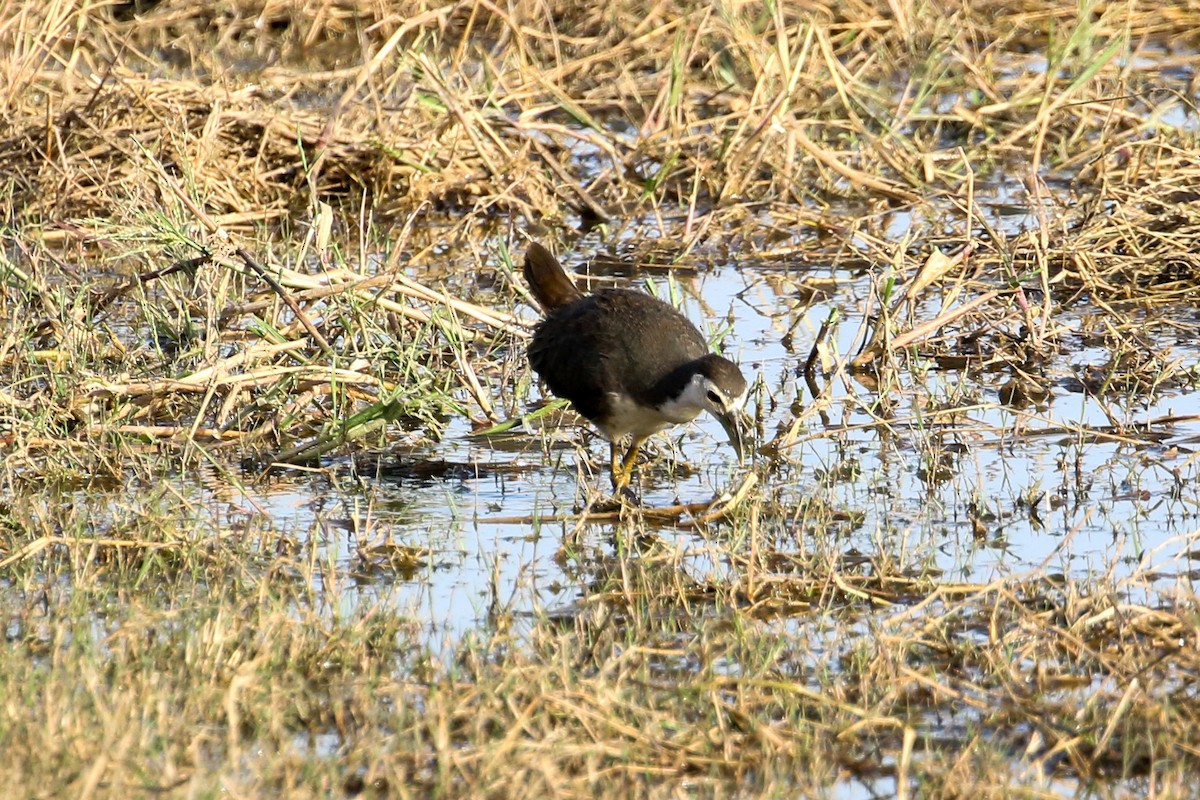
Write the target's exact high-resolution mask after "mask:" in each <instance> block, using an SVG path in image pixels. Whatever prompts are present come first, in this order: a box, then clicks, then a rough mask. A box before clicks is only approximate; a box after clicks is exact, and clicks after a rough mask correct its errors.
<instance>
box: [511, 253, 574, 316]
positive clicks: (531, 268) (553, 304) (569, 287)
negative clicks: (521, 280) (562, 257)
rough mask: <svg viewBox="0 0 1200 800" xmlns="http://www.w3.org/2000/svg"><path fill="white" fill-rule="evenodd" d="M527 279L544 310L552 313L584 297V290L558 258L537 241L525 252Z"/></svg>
mask: <svg viewBox="0 0 1200 800" xmlns="http://www.w3.org/2000/svg"><path fill="white" fill-rule="evenodd" d="M523 272H524V273H525V281H526V282H527V283H528V284H529V288H530V290H531V291H532V292H533V296H534V297H535V298H536V299H537V301H538V303H539V304H541V306H542V311H544V312H545V313H547V314H551V313H553V312H554V311H556V310H557V309H560V308H563V307H565V306H569V305H570V304H571V303H574V302H575V301H576V300H579V299H580V298H582V297H583V292H581V291H579V287H578V286H576V285H575V282H574V281H573V280H571V278H570V277H569V276H568V275H567V273H566V271H565V270H564V269H563V268H562V265H561V264H559V263H558V259H556V258H555V257H554V256H552V255H550V251H549V250H547V249H546V248H544V247H542V246H541V245H540V244H538V243H537V242H533V243H531V244H530V245H529V249H528V250H527V251H526V252H525V269H524V270H523Z"/></svg>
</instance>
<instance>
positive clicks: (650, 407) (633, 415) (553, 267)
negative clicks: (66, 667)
mask: <svg viewBox="0 0 1200 800" xmlns="http://www.w3.org/2000/svg"><path fill="white" fill-rule="evenodd" d="M524 273H525V280H526V281H528V282H529V288H530V289H531V290H532V291H533V296H534V297H535V298H536V299H537V301H538V303H539V304H541V306H542V310H543V311H544V312H545V315H546V316H545V319H543V320H542V321H541V322H540V323H539V324H538V326H537V328H536V329H535V330H534V333H533V341H532V342H531V343H530V345H529V364H530V365H531V366H532V367H533V370H534V372H536V373H537V374H538V376H539V377H541V379H542V380H543V381H545V382H546V385H547V386H549V387H550V391H552V392H553V393H554V394H555V395H557V396H558V397H561V398H564V399H566V400H569V401H570V403H571V405H572V406H573V407H574V408H575V410H576V411H577V412H579V413H580V414H581V415H582V416H584V417H586V418H587V419H588V420H589V421H590V422H591V423H592V424H593V425H595V426H596V427H597V428H598V429H599V430H600V432H601V433H602V434H604V436H605V438H607V439H608V440H609V442H610V458H611V463H610V469H611V473H612V482H613V488H614V489H616V490H617V491H620V490H621V489H623V488H624V487H626V486H628V485H629V480H630V477H631V475H632V472H633V466H634V462H635V461H636V460H637V454H638V449H639V448H640V447H641V445H642V442H644V441H645V440H646V439H647V438H649V437H650V436H652V435H653V434H655V433H657V432H659V431H661V430H663V429H664V428H667V427H670V426H671V425H677V424H680V423H684V422H690V421H692V420H693V419H695V418H696V417H697V416H699V415H700V412H702V411H708V412H710V413H711V414H712V415H713V416H715V417H716V418H717V420H718V421H719V422H720V423H721V426H722V427H723V428H724V429H725V432H726V433H727V434H728V435H729V442H730V444H732V445H733V447H734V450H736V451H737V453H738V455H739V457H740V456H741V453H742V440H743V431H742V421H741V410H742V406H743V404H745V402H746V392H747V384H746V379H745V377H743V376H742V371H741V370H740V369H739V368H738V365H737V364H735V363H733V362H732V361H730V360H729V359H727V358H722V357H721V356H719V355H716V354H715V353H712V352H710V351H709V348H708V343H707V342H705V341H704V337H703V336H702V335H701V334H700V331H698V330H697V329H696V326H695V325H693V324H692V323H691V322H689V321H688V319H687V317H685V316H683V315H682V314H680V313H679V312H678V311H676V310H675V309H674V308H672V307H671V306H669V305H668V304H666V303H664V302H663V301H661V300H658V299H656V298H654V297H651V296H650V295H648V294H646V293H644V292H639V291H636V290H633V289H604V290H602V291H599V292H596V293H595V294H590V295H585V294H584V293H583V292H581V291H580V290H579V287H578V286H576V285H575V282H574V281H573V280H571V278H570V277H569V276H568V275H567V273H566V272H565V271H564V270H563V268H562V266H561V265H560V264H559V263H558V260H557V259H555V258H554V256H552V255H550V252H549V251H548V250H547V249H546V248H544V247H542V246H541V245H540V244H537V243H536V242H535V243H533V244H530V245H529V250H528V251H527V252H526V254H525V269H524ZM625 437H632V440H631V444H630V447H629V450H628V451H627V452H626V454H625V456H624V458H618V449H617V448H618V444H619V442H620V441H621V440H622V439H624V438H625Z"/></svg>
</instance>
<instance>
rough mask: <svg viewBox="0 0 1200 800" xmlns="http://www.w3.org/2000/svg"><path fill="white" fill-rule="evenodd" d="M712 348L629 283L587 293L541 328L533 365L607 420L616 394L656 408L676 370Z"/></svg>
mask: <svg viewBox="0 0 1200 800" xmlns="http://www.w3.org/2000/svg"><path fill="white" fill-rule="evenodd" d="M707 352H708V346H707V345H706V344H705V342H704V337H703V336H701V335H700V332H699V331H698V330H696V327H695V326H694V325H692V323H690V322H689V321H688V320H687V318H686V317H684V316H683V315H682V314H680V313H679V312H677V311H676V310H675V309H673V308H671V306H669V305H667V304H666V303H664V302H662V301H660V300H656V299H654V298H653V297H650V296H649V295H647V294H644V293H642V292H637V291H633V290H629V289H608V290H606V291H603V292H599V293H597V294H594V295H589V296H585V297H581V298H579V299H578V300H576V301H575V302H573V303H570V304H569V305H567V306H565V307H562V308H559V309H558V310H557V311H555V312H553V313H551V314H550V315H549V316H548V317H547V318H546V319H545V320H544V321H543V322H542V323H541V324H540V325H538V327H537V330H536V331H534V335H533V341H532V342H531V343H530V345H529V363H530V365H531V366H532V367H533V369H534V371H535V372H537V374H538V375H539V376H540V377H541V378H542V380H544V381H545V382H546V385H547V386H549V387H550V391H552V392H553V393H554V394H555V395H556V396H558V397H564V398H566V399H567V400H570V401H571V404H572V405H573V406H575V410H576V411H578V412H579V413H580V414H582V415H583V416H585V417H587V418H588V419H590V420H591V421H592V422H594V423H596V424H597V425H600V426H602V427H603V426H604V423H605V419H606V418H607V416H608V413H609V411H610V409H609V398H608V396H607V395H608V394H609V393H618V394H624V395H627V396H629V397H630V398H632V399H634V400H636V401H638V402H640V403H642V404H644V405H649V406H656V405H658V404H660V403H661V402H662V401H663V400H664V399H665V396H664V392H665V391H668V390H669V389H670V388H675V387H668V386H667V385H666V383H667V382H670V381H668V378H669V376H672V377H673V374H674V373H676V372H677V371H678V370H679V368H680V367H681V366H683V365H685V364H688V363H690V362H691V361H694V360H695V359H697V358H700V357H701V356H703V355H705V354H706V353H707Z"/></svg>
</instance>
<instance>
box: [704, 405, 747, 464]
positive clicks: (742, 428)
mask: <svg viewBox="0 0 1200 800" xmlns="http://www.w3.org/2000/svg"><path fill="white" fill-rule="evenodd" d="M713 416H715V417H716V418H717V422H719V423H721V427H722V428H724V429H725V433H726V435H727V436H729V444H730V445H731V446H732V447H733V452H735V453H737V457H738V461H739V462H740V461H741V460H742V457H743V456H744V454H745V445H746V440H747V438H748V437H749V431H748V429H747V426H746V419H745V417H744V416H742V413H741V412H740V411H731V412H727V413H725V414H714V415H713Z"/></svg>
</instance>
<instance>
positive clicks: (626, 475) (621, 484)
mask: <svg viewBox="0 0 1200 800" xmlns="http://www.w3.org/2000/svg"><path fill="white" fill-rule="evenodd" d="M646 438H647V437H645V436H634V437H633V442H632V443H631V444H630V445H629V450H628V452H626V453H625V457H624V458H621V459H618V458H617V444H616V442H613V443H612V449H611V450H610V451H609V457H610V458H611V460H612V482H613V491H617V492H619V491H621V490H622V489H624V488H625V487H626V486H628V485H629V481H630V479H631V478H632V477H633V466H634V464H636V463H637V455H638V450H639V449H640V448H641V446H642V442H644V441H646Z"/></svg>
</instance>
